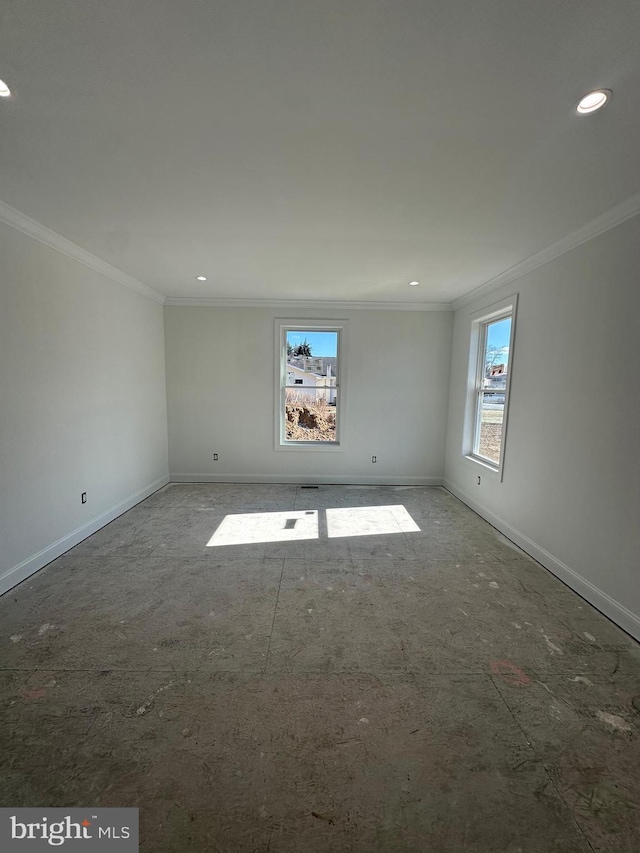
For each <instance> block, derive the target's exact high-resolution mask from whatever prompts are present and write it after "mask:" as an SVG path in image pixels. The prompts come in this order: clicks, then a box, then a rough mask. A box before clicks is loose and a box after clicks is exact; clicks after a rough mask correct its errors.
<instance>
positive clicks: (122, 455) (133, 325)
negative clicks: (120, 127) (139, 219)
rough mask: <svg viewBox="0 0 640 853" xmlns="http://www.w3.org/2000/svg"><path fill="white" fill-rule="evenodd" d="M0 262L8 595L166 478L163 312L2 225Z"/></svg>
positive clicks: (3, 539)
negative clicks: (83, 494)
mask: <svg viewBox="0 0 640 853" xmlns="http://www.w3.org/2000/svg"><path fill="white" fill-rule="evenodd" d="M0 258H1V265H0V274H1V278H0V543H1V544H0V591H4V590H6V589H8V588H10V587H11V586H13V585H14V584H15V583H18V582H19V581H20V580H22V579H23V578H24V577H26V576H27V575H28V574H30V573H31V572H32V571H36V570H37V569H39V568H41V567H42V566H43V565H45V564H46V563H47V562H49V561H50V560H52V559H54V558H55V557H56V556H58V555H59V554H61V553H63V552H64V551H65V550H67V549H68V548H70V547H71V546H72V545H74V544H76V543H77V542H78V541H80V540H81V539H82V538H84V537H85V536H87V535H89V534H90V533H92V532H93V531H94V530H96V529H98V527H100V526H102V525H103V524H105V523H107V522H108V521H110V520H111V518H113V517H115V516H116V515H118V514H119V513H120V512H123V511H124V510H125V509H128V508H129V506H131V505H132V504H133V503H135V502H137V501H138V500H141V499H142V498H143V497H145V496H146V495H147V494H148V493H150V492H151V491H154V490H155V489H157V488H159V486H160V485H162V484H163V483H164V482H166V481H167V479H168V469H167V421H166V394H165V376H164V342H163V316H162V310H163V309H162V306H161V305H160V304H158V303H156V302H153V301H151V300H150V299H147V298H145V297H144V296H141V295H139V294H138V293H135V292H134V291H132V290H129V289H127V288H125V287H123V286H122V285H119V284H116V283H114V282H112V281H110V280H109V279H106V278H105V277H104V276H102V275H100V274H99V273H97V272H95V271H93V270H91V269H89V268H87V267H85V266H84V265H82V264H80V263H78V262H77V261H75V260H72V259H71V258H68V257H66V256H65V255H63V254H61V253H60V252H57V251H55V250H54V249H51V248H49V247H48V246H45V245H43V244H42V243H40V242H38V241H37V240H35V239H33V238H31V237H27V236H25V235H24V234H22V233H20V232H19V231H17V230H15V229H13V228H11V227H10V226H8V225H5V224H3V223H0ZM83 491H86V492H87V503H86V504H85V505H82V504H81V502H80V495H81V492H83Z"/></svg>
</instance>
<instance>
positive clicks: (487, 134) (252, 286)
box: [0, 0, 640, 302]
mask: <svg viewBox="0 0 640 853" xmlns="http://www.w3.org/2000/svg"><path fill="white" fill-rule="evenodd" d="M0 8H1V12H0V15H1V18H0V78H2V79H4V80H5V81H6V82H7V83H8V84H9V86H11V88H12V90H13V93H14V96H13V97H12V98H10V99H6V100H5V99H2V100H0V198H1V199H2V200H3V201H4V202H6V203H7V204H9V205H11V206H13V207H15V208H17V209H18V210H20V211H22V212H23V213H25V214H27V215H28V216H30V217H32V218H34V219H36V220H37V221H39V222H41V223H43V224H44V225H46V226H48V227H49V228H51V229H53V230H54V231H56V232H58V233H59V234H60V235H62V236H64V237H66V238H68V239H69V240H71V241H73V242H74V243H76V244H78V245H79V246H81V247H82V248H84V249H86V250H88V251H90V252H92V253H93V254H95V255H96V256H98V257H99V258H101V259H104V260H106V261H108V262H109V263H111V264H113V265H114V266H116V267H118V268H119V269H121V270H123V271H125V272H126V273H128V274H129V275H131V276H134V277H135V278H137V279H138V280H140V281H142V282H144V283H145V284H147V285H149V286H150V287H152V288H155V289H156V290H158V291H159V292H161V293H162V294H165V295H167V296H172V297H196V296H198V297H221V298H231V299H238V298H240V299H245V298H246V299H308V300H324V299H327V300H349V301H394V302H401V301H407V302H415V301H424V302H449V301H452V300H454V299H456V298H457V297H460V296H461V295H463V294H465V293H466V292H468V291H469V290H471V289H472V288H474V287H476V286H478V285H480V284H482V283H483V282H484V281H486V280H487V279H490V278H492V277H493V276H495V275H498V274H500V273H501V272H503V271H504V270H505V269H507V268H509V267H511V266H513V265H514V264H517V263H519V262H521V261H523V260H524V259H526V258H528V257H529V256H531V255H533V254H534V253H536V252H539V251H540V250H542V249H544V248H545V247H546V246H548V245H549V244H551V243H554V242H555V241H557V240H559V239H561V238H563V237H564V236H565V235H566V234H568V233H569V232H572V231H574V230H575V229H578V228H580V227H581V226H584V225H585V223H587V222H589V221H590V220H592V219H593V218H595V217H596V216H598V215H600V214H602V213H603V212H604V211H606V210H607V209H609V208H610V207H612V206H614V205H616V204H619V203H620V202H622V201H623V200H625V199H627V198H628V197H629V196H631V195H633V194H635V193H636V192H637V191H638V189H640V52H639V50H638V45H639V44H640V3H639V2H638V0H607V2H606V3H605V2H602V0H561V2H559V0H535V2H530V0H438V2H430V0H384V2H382V0H348V2H345V0H251V1H249V0H225V2H220V0H136V2H134V3H132V2H131V0H56V2H51V0H2V5H1V7H0ZM600 86H604V87H608V88H610V89H612V90H613V92H614V97H613V100H612V102H611V103H610V104H609V105H608V106H607V107H606V108H605V109H604V110H603V111H602V112H600V113H597V114H594V115H592V116H589V117H580V116H578V115H577V114H576V113H575V103H576V100H577V99H578V98H579V96H580V95H582V94H583V93H584V92H585V91H588V90H590V89H592V88H596V87H600ZM199 273H203V274H205V275H207V276H208V279H209V280H208V281H207V282H206V283H204V284H203V283H199V282H196V281H195V276H196V275H197V274H199ZM411 279H418V280H419V281H420V282H421V286H420V287H419V288H414V287H408V285H407V282H408V281H409V280H411Z"/></svg>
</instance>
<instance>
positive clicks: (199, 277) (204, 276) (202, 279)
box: [196, 275, 207, 281]
mask: <svg viewBox="0 0 640 853" xmlns="http://www.w3.org/2000/svg"><path fill="white" fill-rule="evenodd" d="M206 280H207V277H206V275H197V276H196V281H206Z"/></svg>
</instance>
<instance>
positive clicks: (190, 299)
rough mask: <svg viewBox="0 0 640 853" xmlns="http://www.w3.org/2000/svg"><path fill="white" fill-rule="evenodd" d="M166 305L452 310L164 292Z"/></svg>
mask: <svg viewBox="0 0 640 853" xmlns="http://www.w3.org/2000/svg"><path fill="white" fill-rule="evenodd" d="M164 304H165V305H168V306H189V305H191V306H194V307H210V308H278V309H280V310H282V311H291V310H293V311H317V310H320V311H333V310H336V311H353V310H358V309H360V310H366V311H452V310H453V307H452V306H451V304H450V303H448V302H340V301H335V300H326V301H322V300H313V301H312V300H305V299H302V300H300V299H298V300H293V299H216V298H215V297H208V296H167V298H166V299H165V301H164Z"/></svg>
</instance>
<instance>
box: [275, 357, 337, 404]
mask: <svg viewBox="0 0 640 853" xmlns="http://www.w3.org/2000/svg"><path fill="white" fill-rule="evenodd" d="M336 362H337V359H335V358H315V357H313V356H309V357H307V356H292V357H290V358H289V359H288V361H287V385H291V386H295V387H292V388H290V389H289V392H290V393H295V391H296V390H299V392H300V394H304V396H305V397H308V398H309V399H310V400H311V401H314V402H315V401H318V400H322V399H324V400H326V401H327V403H329V404H330V405H335V402H336V393H337V392H336V377H335V369H336ZM297 386H300V387H299V389H298V387H297Z"/></svg>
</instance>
